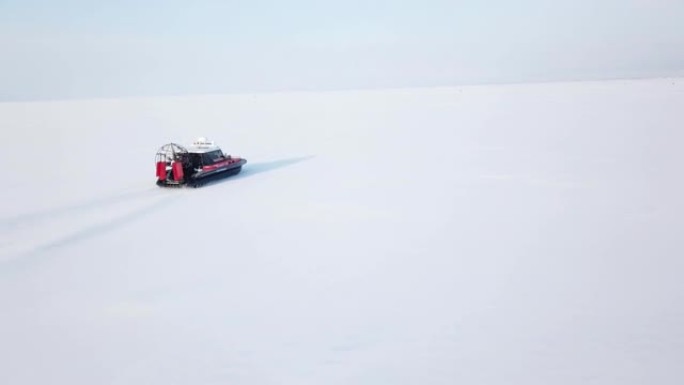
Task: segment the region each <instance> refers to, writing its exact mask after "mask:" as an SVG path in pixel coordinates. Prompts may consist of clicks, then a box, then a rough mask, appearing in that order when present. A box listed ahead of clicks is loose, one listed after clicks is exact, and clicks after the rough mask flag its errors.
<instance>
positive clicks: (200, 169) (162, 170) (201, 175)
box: [155, 137, 247, 187]
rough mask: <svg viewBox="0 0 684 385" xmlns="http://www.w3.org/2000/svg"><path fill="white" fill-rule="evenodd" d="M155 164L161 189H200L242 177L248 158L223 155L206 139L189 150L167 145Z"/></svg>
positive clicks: (161, 150)
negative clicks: (235, 176)
mask: <svg viewBox="0 0 684 385" xmlns="http://www.w3.org/2000/svg"><path fill="white" fill-rule="evenodd" d="M155 161H156V165H157V185H158V186H160V187H183V186H189V187H199V186H202V185H204V184H206V183H208V182H210V181H214V180H217V179H223V178H226V177H229V176H233V175H236V174H239V173H240V171H241V170H242V166H243V165H244V164H245V163H247V159H244V158H240V157H236V156H232V155H228V154H224V153H223V151H222V150H221V148H220V147H219V146H217V145H216V144H215V143H214V142H212V141H208V140H207V139H206V138H204V137H201V138H198V139H197V140H195V141H194V142H193V143H192V145H191V146H187V147H184V146H181V145H179V144H177V143H168V144H165V145H163V146H161V147H160V148H159V150H158V151H157V156H156V159H155Z"/></svg>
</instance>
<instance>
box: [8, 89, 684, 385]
mask: <svg viewBox="0 0 684 385" xmlns="http://www.w3.org/2000/svg"><path fill="white" fill-rule="evenodd" d="M0 127H1V128H2V147H3V150H2V151H1V152H0V160H1V162H2V163H1V164H2V174H1V175H2V180H3V184H2V188H1V189H0V199H1V202H2V205H0V209H1V210H0V384H6V385H20V384H21V385H23V384H69V385H75V384H88V385H93V384H112V385H114V384H116V385H119V384H121V385H124V384H125V385H130V384H141V385H142V384H145V385H150V384H164V385H171V384H188V385H190V384H192V385H200V384H255V385H256V384H260V385H262V384H297V385H301V384H373V385H377V384H461V383H462V384H525V385H530V384H540V385H541V384H545V385H546V384H580V383H582V384H620V385H624V384H659V385H662V384H681V383H683V382H684V365H682V362H684V361H683V359H684V280H683V277H684V236H683V235H682V234H683V231H684V220H683V219H682V216H683V215H684V199H683V197H684V181H683V178H682V175H683V173H682V167H684V155H683V154H684V152H683V150H682V149H683V148H684V79H656V80H634V81H611V82H584V83H582V82H578V83H556V84H552V83H549V84H536V85H497V86H472V87H454V88H430V89H400V90H379V91H345V92H327V93H272V94H253V95H228V96H220V95H217V96H201V97H200V96H195V97H173V98H172V97H169V98H140V99H120V100H86V101H64V102H33V103H1V104H0ZM198 136H206V137H208V138H209V139H212V140H215V141H216V142H217V143H218V144H219V145H221V146H222V147H223V148H224V150H225V151H226V152H228V153H231V154H234V155H239V156H243V157H245V158H247V159H248V161H249V163H248V164H247V165H246V166H245V168H244V171H243V173H242V174H240V175H239V176H237V177H234V178H232V179H228V180H226V181H223V182H219V183H215V184H213V185H209V186H205V187H203V188H201V189H183V190H177V189H171V190H169V189H160V188H158V187H156V186H155V185H154V178H155V177H154V154H155V152H156V150H157V148H158V147H159V146H161V145H162V144H165V143H167V142H171V141H176V142H182V143H188V142H190V141H192V140H193V139H194V138H195V137H198Z"/></svg>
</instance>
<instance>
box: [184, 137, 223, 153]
mask: <svg viewBox="0 0 684 385" xmlns="http://www.w3.org/2000/svg"><path fill="white" fill-rule="evenodd" d="M220 149H221V148H220V147H219V146H217V145H216V143H214V142H213V141H210V140H207V138H205V137H200V138H197V139H196V140H195V141H194V142H192V145H191V146H188V152H193V153H197V154H203V153H206V152H211V151H216V150H220Z"/></svg>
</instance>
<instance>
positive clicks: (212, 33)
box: [0, 0, 684, 100]
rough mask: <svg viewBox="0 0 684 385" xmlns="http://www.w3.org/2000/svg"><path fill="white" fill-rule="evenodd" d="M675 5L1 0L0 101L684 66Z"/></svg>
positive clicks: (524, 0) (683, 10)
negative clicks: (0, 55)
mask: <svg viewBox="0 0 684 385" xmlns="http://www.w3.org/2000/svg"><path fill="white" fill-rule="evenodd" d="M683 20H684V1H681V0H576V1H561V0H557V1H553V0H549V1H542V0H518V1H504V0H490V1H484V0H483V1H476V0H464V1H459V0H451V1H443V0H421V1H417V0H416V1H399V0H395V1H389V0H383V1H370V0H369V1H361V0H345V1H339V2H332V1H328V2H326V1H313V0H292V1H287V2H286V1H274V0H251V1H230V0H226V1H218V0H213V1H212V0H195V1H179V0H168V1H161V0H147V1H135V0H119V1H85V0H66V1H59V0H52V1H48V0H0V52H2V60H0V100H37V99H66V98H89V97H120V96H150V95H183V94H203V93H234V92H256V91H281V90H328V89H354V88H374V87H412V86H434V85H456V84H473V83H489V82H520V81H546V80H575V79H593V78H615V77H633V76H670V75H673V74H682V73H683V72H684V49H682V48H683V47H684V22H683Z"/></svg>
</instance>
